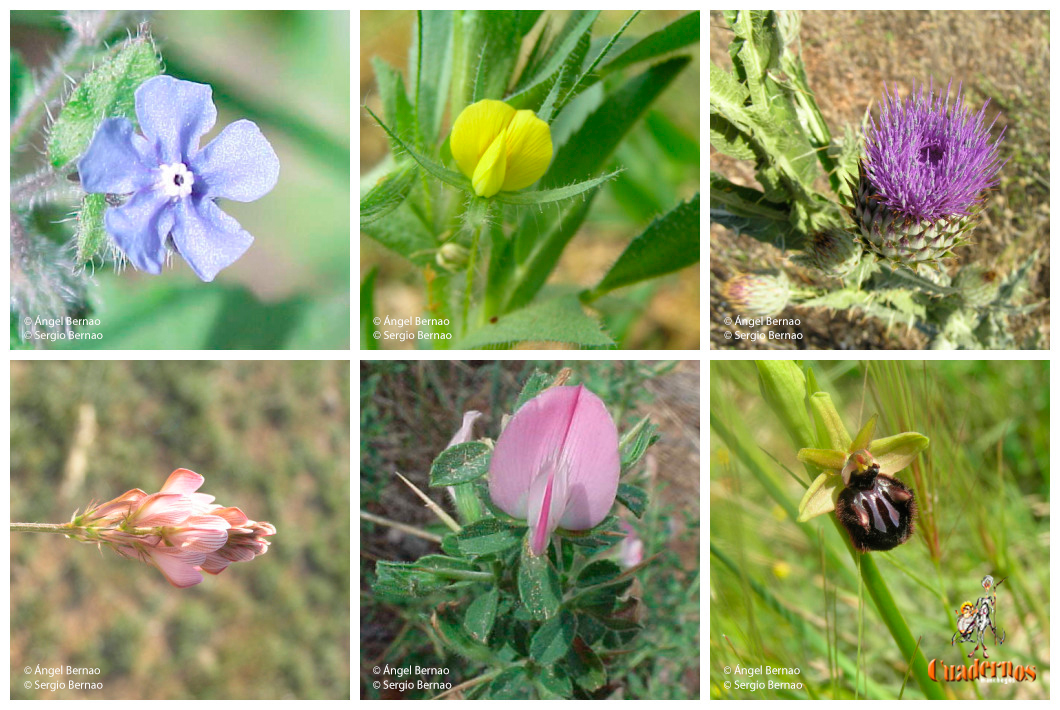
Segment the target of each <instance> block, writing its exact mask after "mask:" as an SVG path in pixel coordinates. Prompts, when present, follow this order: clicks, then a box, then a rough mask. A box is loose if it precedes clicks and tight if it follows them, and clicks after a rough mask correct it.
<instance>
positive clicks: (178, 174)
mask: <svg viewBox="0 0 1060 710" xmlns="http://www.w3.org/2000/svg"><path fill="white" fill-rule="evenodd" d="M194 184H195V173H193V172H191V171H190V170H188V166H187V165H185V164H184V163H173V164H172V165H163V166H162V167H161V168H159V178H158V187H159V188H160V189H161V190H162V193H163V194H164V195H165V196H166V197H187V196H188V195H190V194H191V186H192V185H194Z"/></svg>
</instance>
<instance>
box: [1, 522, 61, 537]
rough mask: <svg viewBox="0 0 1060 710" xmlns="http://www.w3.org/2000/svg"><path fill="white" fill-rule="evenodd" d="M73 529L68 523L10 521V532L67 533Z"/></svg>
mask: <svg viewBox="0 0 1060 710" xmlns="http://www.w3.org/2000/svg"><path fill="white" fill-rule="evenodd" d="M73 530H74V529H73V528H72V527H71V526H70V524H69V523H11V532H42V533H59V534H60V535H69V534H71V533H72V532H73Z"/></svg>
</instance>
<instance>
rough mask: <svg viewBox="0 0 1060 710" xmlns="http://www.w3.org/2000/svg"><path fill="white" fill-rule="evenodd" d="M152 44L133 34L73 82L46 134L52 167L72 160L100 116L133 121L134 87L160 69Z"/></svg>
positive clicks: (97, 123) (78, 153) (78, 152)
mask: <svg viewBox="0 0 1060 710" xmlns="http://www.w3.org/2000/svg"><path fill="white" fill-rule="evenodd" d="M161 71H162V67H161V64H160V61H159V57H158V53H157V52H156V51H155V46H154V45H153V44H152V43H151V40H150V39H149V38H147V37H134V38H133V39H130V40H129V41H127V42H125V43H124V44H122V45H121V46H120V47H118V48H117V49H116V50H114V51H113V52H112V53H111V54H110V55H109V56H107V57H106V58H105V59H103V60H102V61H101V62H100V63H99V64H98V65H97V66H96V68H95V69H93V70H92V71H91V72H89V73H88V74H87V75H86V76H85V78H84V79H82V80H81V83H80V84H78V85H77V88H76V89H74V92H73V93H72V94H71V95H70V99H69V100H68V101H67V102H66V105H64V106H63V109H62V111H60V112H59V117H58V118H57V119H56V120H55V123H54V124H53V125H52V127H51V131H50V132H49V135H48V160H49V162H50V163H51V164H52V165H53V166H54V167H56V168H65V167H66V166H68V165H70V164H71V163H73V162H74V161H75V160H77V159H78V158H79V157H81V154H82V153H84V152H85V150H86V149H87V148H88V144H89V143H90V142H91V141H92V136H93V135H94V134H95V132H96V127H97V126H99V124H100V122H101V121H102V120H103V119H104V118H111V117H116V116H128V117H130V118H131V119H133V121H134V122H135V93H136V88H137V87H138V86H140V84H142V83H143V82H144V81H145V80H147V79H150V78H151V77H152V76H155V75H157V74H159V73H161Z"/></svg>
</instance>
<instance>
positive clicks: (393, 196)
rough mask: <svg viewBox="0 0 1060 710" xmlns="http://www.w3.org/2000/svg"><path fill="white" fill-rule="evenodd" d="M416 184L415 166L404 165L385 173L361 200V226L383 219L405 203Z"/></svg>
mask: <svg viewBox="0 0 1060 710" xmlns="http://www.w3.org/2000/svg"><path fill="white" fill-rule="evenodd" d="M415 184H416V166H415V165H412V164H411V163H405V164H404V165H402V166H400V167H398V168H397V169H396V170H394V171H392V172H390V173H387V174H386V176H385V177H383V179H382V180H380V181H379V182H378V183H376V184H375V185H374V186H373V187H372V189H371V190H369V191H368V192H367V193H366V194H365V195H364V196H363V197H362V198H361V224H362V225H365V224H371V223H372V222H374V221H376V220H377V219H380V218H382V217H385V216H386V215H388V214H390V213H391V212H393V211H394V210H395V209H397V208H398V206H399V205H401V203H402V202H404V201H405V198H406V197H408V195H409V192H411V191H412V187H413V185H415Z"/></svg>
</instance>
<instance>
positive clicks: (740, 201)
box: [710, 172, 805, 248]
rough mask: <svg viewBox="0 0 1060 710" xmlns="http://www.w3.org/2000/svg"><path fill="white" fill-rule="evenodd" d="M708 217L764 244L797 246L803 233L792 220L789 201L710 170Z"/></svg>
mask: <svg viewBox="0 0 1060 710" xmlns="http://www.w3.org/2000/svg"><path fill="white" fill-rule="evenodd" d="M710 221H711V222H717V223H718V224H721V225H723V226H725V227H728V228H729V229H731V230H733V231H734V232H736V233H737V234H746V235H748V236H750V237H753V238H755V239H757V240H759V241H761V242H765V243H767V244H777V245H784V246H785V247H787V248H798V247H800V246H801V245H802V244H803V242H804V240H805V235H803V234H801V233H800V232H798V231H797V230H796V229H795V226H794V225H793V224H792V223H791V213H790V207H789V205H787V204H785V203H782V202H770V201H769V200H768V199H766V196H765V194H764V193H763V192H762V191H761V190H756V189H754V188H752V187H744V186H742V185H737V184H735V183H733V182H730V181H729V180H727V179H725V178H724V177H722V176H721V175H719V174H717V173H713V172H712V173H711V174H710Z"/></svg>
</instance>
